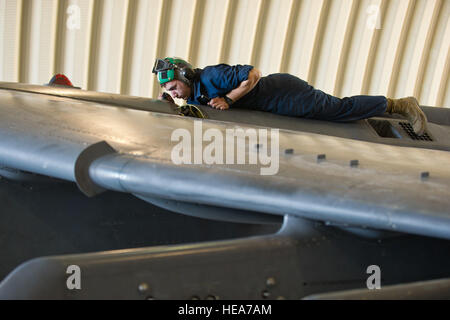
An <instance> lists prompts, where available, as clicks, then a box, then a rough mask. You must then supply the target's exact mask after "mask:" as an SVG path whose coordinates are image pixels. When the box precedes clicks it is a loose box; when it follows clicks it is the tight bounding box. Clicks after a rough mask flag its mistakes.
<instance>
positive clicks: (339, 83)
mask: <svg viewBox="0 0 450 320" xmlns="http://www.w3.org/2000/svg"><path fill="white" fill-rule="evenodd" d="M385 3H386V1H384V2H383V1H381V0H379V1H373V0H364V1H355V3H354V10H355V13H354V17H353V19H354V22H353V23H352V24H351V25H350V26H349V28H348V30H347V35H346V39H345V41H346V46H345V47H348V48H347V52H346V53H345V54H341V60H340V62H339V69H338V71H337V79H336V84H335V88H334V94H335V95H337V96H341V97H344V96H352V95H358V94H362V93H367V86H368V81H369V80H368V78H369V75H370V72H371V71H372V69H371V66H372V63H371V62H372V59H373V57H374V56H375V54H376V50H375V49H376V45H377V43H378V42H377V40H378V39H379V34H380V32H381V16H382V12H383V6H385Z"/></svg>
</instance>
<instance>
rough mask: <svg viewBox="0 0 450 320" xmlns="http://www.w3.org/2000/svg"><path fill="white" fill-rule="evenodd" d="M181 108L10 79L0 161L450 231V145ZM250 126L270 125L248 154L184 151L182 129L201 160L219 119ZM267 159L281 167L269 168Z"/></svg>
mask: <svg viewBox="0 0 450 320" xmlns="http://www.w3.org/2000/svg"><path fill="white" fill-rule="evenodd" d="M154 103H155V104H158V103H159V104H160V103H161V102H154ZM224 112H227V111H224ZM170 113H171V112H167V114H166V113H162V112H161V113H158V112H149V111H145V110H133V109H128V108H122V107H119V106H117V105H113V104H109V105H108V104H101V103H96V102H92V101H82V100H76V99H70V98H65V97H57V96H52V95H46V94H37V93H29V92H20V91H11V90H5V89H0V137H1V138H0V166H1V167H6V168H13V169H17V170H22V171H27V172H32V173H36V174H41V175H45V176H50V177H54V178H58V179H64V180H68V181H73V182H76V183H77V184H78V186H79V187H80V189H81V190H82V191H83V192H84V193H85V194H87V195H89V196H94V195H95V194H97V193H99V192H102V191H104V190H116V191H121V192H128V193H132V194H135V195H136V196H138V197H141V198H144V199H145V198H161V199H169V200H176V201H182V202H187V203H195V204H203V205H210V206H217V207H225V208H234V209H245V210H250V211H255V212H261V213H268V214H275V215H285V214H289V215H294V216H300V217H304V218H308V219H314V220H321V221H326V222H331V223H338V224H345V225H350V226H357V227H367V228H375V229H382V230H389V231H398V232H405V233H411V234H417V235H425V236H430V237H438V238H444V239H450V170H449V169H448V168H449V167H448V164H449V163H450V153H449V152H446V151H439V150H429V149H421V148H408V147H398V146H390V145H384V144H375V143H370V142H364V141H355V140H351V139H345V138H338V137H332V136H326V135H321V134H313V133H306V132H294V131H289V130H279V134H278V139H275V138H274V139H272V138H271V133H274V132H273V131H272V132H271V130H270V129H272V128H263V127H257V126H251V125H243V124H242V125H241V124H239V119H236V123H232V122H224V121H214V120H207V119H203V120H199V119H194V118H188V117H181V116H177V115H173V114H170ZM200 127H201V131H198V130H197V129H199V128H200ZM239 128H240V129H243V130H248V129H255V130H259V129H269V130H268V141H267V143H261V142H260V141H258V143H257V145H253V144H247V145H244V144H242V145H239V144H238V143H236V144H235V146H234V148H235V149H234V150H235V152H236V154H237V153H238V152H244V153H245V154H246V159H247V164H208V163H206V162H205V161H201V163H199V164H175V163H174V161H172V154H173V152H174V148H175V147H176V145H178V144H179V143H180V141H172V140H171V137H172V135H173V134H174V132H175V130H177V129H178V130H183V131H182V132H189V133H190V136H191V138H192V141H191V142H192V144H191V143H190V145H191V146H192V149H191V151H192V157H191V158H192V162H194V160H195V159H194V158H195V154H194V153H195V152H198V153H197V160H198V159H199V157H202V155H204V153H205V152H207V150H208V149H207V147H208V145H210V143H211V141H203V143H202V148H201V149H200V151H198V149H195V148H194V147H193V141H194V140H195V139H200V140H202V138H204V137H203V134H205V133H206V132H208V130H209V129H214V130H211V131H209V133H211V134H213V133H214V134H215V136H222V137H224V138H225V137H226V135H227V129H239ZM184 130H186V131H184ZM196 130H197V131H196ZM178 132H180V131H178ZM199 132H200V133H199ZM257 132H259V131H257ZM200 140H198V141H200ZM203 140H206V139H203ZM275 140H279V141H278V143H279V148H277V149H276V150H277V151H278V152H279V157H274V156H275V153H274V154H272V155H271V156H272V160H271V163H270V164H268V163H267V161H266V164H262V163H261V161H260V162H258V163H257V164H248V159H249V157H250V156H252V155H253V156H255V155H256V156H258V157H257V158H258V159H263V158H259V156H260V155H261V154H265V153H266V151H267V150H266V149H267V148H269V152H268V153H267V155H268V154H270V152H271V151H270V148H271V147H272V146H274V145H275V144H276V141H275ZM205 150H206V151H205ZM209 150H210V149H209ZM216 152H218V151H217V149H216ZM223 152H224V158H225V153H226V150H223ZM319 155H321V156H319ZM323 155H325V157H324V156H323ZM276 158H277V160H275V159H276ZM266 160H267V157H266ZM354 160H357V161H354ZM275 161H278V163H277V164H276V163H275ZM262 169H266V171H267V170H269V171H270V170H272V171H274V170H275V169H277V170H276V174H273V175H262V174H261V173H262Z"/></svg>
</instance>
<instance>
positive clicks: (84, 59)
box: [54, 0, 94, 88]
mask: <svg viewBox="0 0 450 320" xmlns="http://www.w3.org/2000/svg"><path fill="white" fill-rule="evenodd" d="M58 4H59V7H58V21H57V39H56V41H57V42H56V49H55V50H56V52H55V62H54V65H55V68H54V70H55V73H63V74H65V75H67V76H68V77H69V79H71V81H72V82H73V83H75V84H77V85H78V86H81V87H83V88H86V87H87V80H88V70H89V44H90V39H91V30H92V29H91V21H92V14H93V12H92V10H93V5H94V3H93V1H92V0H68V1H67V0H59V1H58Z"/></svg>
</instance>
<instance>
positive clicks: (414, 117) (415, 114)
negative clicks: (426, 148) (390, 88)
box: [386, 97, 427, 136]
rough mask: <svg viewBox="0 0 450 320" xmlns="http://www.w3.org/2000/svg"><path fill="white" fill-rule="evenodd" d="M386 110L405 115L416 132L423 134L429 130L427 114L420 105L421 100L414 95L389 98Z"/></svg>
mask: <svg viewBox="0 0 450 320" xmlns="http://www.w3.org/2000/svg"><path fill="white" fill-rule="evenodd" d="M386 112H389V113H398V114H401V115H402V116H404V117H405V118H406V119H407V120H408V121H409V123H411V126H412V127H413V129H414V132H415V133H416V134H417V135H419V136H421V135H423V134H424V133H425V131H426V130H427V116H426V115H425V113H423V111H422V110H421V109H420V107H419V102H418V101H417V99H416V98H414V97H407V98H402V99H389V98H388V99H387V108H386Z"/></svg>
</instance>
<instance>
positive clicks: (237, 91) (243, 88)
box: [208, 68, 261, 110]
mask: <svg viewBox="0 0 450 320" xmlns="http://www.w3.org/2000/svg"><path fill="white" fill-rule="evenodd" d="M259 79H261V71H259V70H258V69H255V68H253V69H252V70H250V72H249V73H248V79H247V80H245V81H242V82H241V83H240V84H239V86H237V87H236V88H234V89H233V90H231V91H230V92H228V93H227V94H226V96H227V97H228V98H230V99H231V100H233V102H236V101H238V100H239V99H240V98H242V97H243V96H245V95H246V94H247V93H248V92H250V91H251V90H252V89H253V88H254V87H255V86H256V84H257V83H258V81H259ZM208 105H210V106H211V107H213V108H215V109H220V110H225V109H228V108H229V107H230V106H229V105H228V103H227V102H226V101H225V99H224V98H222V97H217V98H214V99H211V100H210V101H209V102H208Z"/></svg>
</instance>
